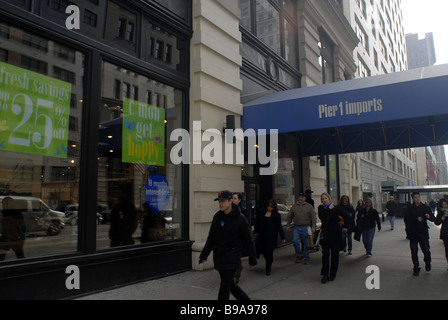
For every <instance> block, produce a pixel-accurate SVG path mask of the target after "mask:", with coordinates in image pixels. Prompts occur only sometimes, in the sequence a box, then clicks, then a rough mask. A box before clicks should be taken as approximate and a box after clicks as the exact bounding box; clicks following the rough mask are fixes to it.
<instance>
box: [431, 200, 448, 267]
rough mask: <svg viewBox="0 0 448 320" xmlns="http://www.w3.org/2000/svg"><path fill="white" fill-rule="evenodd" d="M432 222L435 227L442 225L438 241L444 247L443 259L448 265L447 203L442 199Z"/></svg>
mask: <svg viewBox="0 0 448 320" xmlns="http://www.w3.org/2000/svg"><path fill="white" fill-rule="evenodd" d="M434 222H435V224H436V226H440V225H442V227H441V228H440V239H442V240H443V244H444V245H445V257H446V262H447V263H448V201H447V200H446V199H444V198H443V199H441V200H440V201H439V203H438V204H437V217H436V220H435V221H434ZM447 271H448V269H447Z"/></svg>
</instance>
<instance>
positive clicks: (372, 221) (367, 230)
mask: <svg viewBox="0 0 448 320" xmlns="http://www.w3.org/2000/svg"><path fill="white" fill-rule="evenodd" d="M356 225H357V229H358V230H357V231H358V232H361V234H362V242H363V243H364V248H365V249H366V256H367V257H371V256H372V249H373V238H374V237H375V227H376V226H377V227H378V231H381V220H380V215H379V214H378V211H377V210H376V209H374V208H373V207H372V199H370V198H367V199H366V203H365V207H364V208H362V209H361V210H359V212H358V215H357V219H356Z"/></svg>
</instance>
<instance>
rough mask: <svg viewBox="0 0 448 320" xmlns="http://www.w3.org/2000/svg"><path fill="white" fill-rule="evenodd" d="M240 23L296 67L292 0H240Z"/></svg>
mask: <svg viewBox="0 0 448 320" xmlns="http://www.w3.org/2000/svg"><path fill="white" fill-rule="evenodd" d="M239 7H240V10H241V19H240V25H241V26H243V27H244V28H245V29H246V30H247V32H250V33H252V34H253V35H254V36H256V37H257V38H258V39H259V40H260V41H262V42H263V43H264V44H265V45H266V46H267V47H268V48H270V49H271V50H272V51H274V52H275V53H276V54H277V55H278V56H281V57H283V58H284V59H285V60H286V61H287V62H288V63H289V64H290V65H291V66H293V67H295V68H297V58H298V57H297V55H298V52H297V26H296V24H295V23H294V21H295V5H294V3H293V2H292V1H273V0H272V1H271V0H239Z"/></svg>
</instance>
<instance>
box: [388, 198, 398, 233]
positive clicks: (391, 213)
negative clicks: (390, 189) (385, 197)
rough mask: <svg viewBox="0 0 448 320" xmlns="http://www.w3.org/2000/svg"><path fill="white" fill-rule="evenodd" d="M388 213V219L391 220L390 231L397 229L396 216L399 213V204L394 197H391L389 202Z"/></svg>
mask: <svg viewBox="0 0 448 320" xmlns="http://www.w3.org/2000/svg"><path fill="white" fill-rule="evenodd" d="M386 211H387V217H388V218H389V220H390V229H391V230H394V228H395V216H396V214H397V212H398V204H397V202H396V201H395V198H394V196H390V197H389V201H387V203H386Z"/></svg>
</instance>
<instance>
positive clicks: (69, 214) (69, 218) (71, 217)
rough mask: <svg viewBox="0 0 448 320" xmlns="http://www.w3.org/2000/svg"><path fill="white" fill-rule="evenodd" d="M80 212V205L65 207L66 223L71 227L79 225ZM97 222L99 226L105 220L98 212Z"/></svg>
mask: <svg viewBox="0 0 448 320" xmlns="http://www.w3.org/2000/svg"><path fill="white" fill-rule="evenodd" d="M78 212H79V205H78V204H77V203H75V204H69V205H67V206H66V207H65V223H67V224H69V225H71V226H74V225H76V224H78ZM96 220H97V222H98V224H100V223H101V221H102V220H103V217H102V216H101V214H99V213H98V212H97V213H96Z"/></svg>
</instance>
